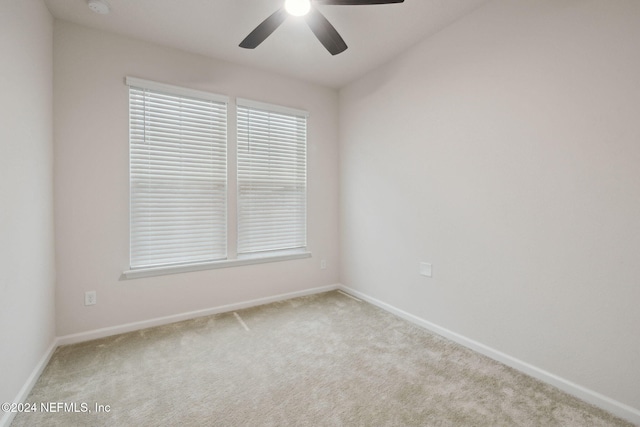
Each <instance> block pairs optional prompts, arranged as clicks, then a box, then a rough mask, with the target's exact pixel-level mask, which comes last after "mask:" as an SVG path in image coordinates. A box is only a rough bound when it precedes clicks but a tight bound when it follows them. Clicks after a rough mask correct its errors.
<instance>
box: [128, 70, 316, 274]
mask: <svg viewBox="0 0 640 427" xmlns="http://www.w3.org/2000/svg"><path fill="white" fill-rule="evenodd" d="M126 83H127V85H128V86H129V165H130V168H129V180H130V218H129V220H130V270H128V271H125V272H124V278H136V277H145V276H155V275H160V274H170V273H178V272H184V271H193V270H204V269H210V268H220V267H230V266H235V265H244V264H254V263H258V262H272V261H281V260H289V259H296V258H306V257H309V256H311V254H310V253H309V252H307V251H306V245H307V237H306V235H307V207H306V206H307V113H306V112H304V111H299V110H294V109H289V108H285V107H278V106H274V105H269V104H262V103H259V102H254V101H248V100H243V99H238V100H237V106H238V108H237V135H235V137H234V138H232V139H231V141H230V144H231V148H230V151H229V149H228V147H227V113H228V111H227V104H228V98H226V97H223V96H219V95H214V94H210V93H207V92H201V91H196V90H191V89H185V88H180V87H176V86H171V85H166V84H162V83H156V82H152V81H148V80H142V79H137V78H133V77H127V78H126ZM228 162H231V164H232V165H233V164H236V165H237V180H236V181H235V182H236V183H237V187H236V188H232V189H231V191H228V181H227V174H228V170H227V163H228ZM228 197H230V198H231V200H232V202H236V203H231V206H237V212H235V213H233V214H232V215H234V216H235V217H232V218H231V221H230V222H228V221H227V216H228V210H229V204H228V203H227V198H228ZM232 209H233V208H232ZM236 215H237V216H236ZM234 225H235V226H237V229H236V230H232V231H231V232H230V230H229V227H230V226H231V227H233V226H234ZM230 235H231V239H233V238H234V237H237V242H236V244H229V236H230ZM228 252H229V253H228Z"/></svg>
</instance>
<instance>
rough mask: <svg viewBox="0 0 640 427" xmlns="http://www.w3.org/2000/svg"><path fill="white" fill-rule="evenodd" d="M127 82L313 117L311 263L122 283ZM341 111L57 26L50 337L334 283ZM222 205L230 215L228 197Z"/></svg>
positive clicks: (230, 69)
mask: <svg viewBox="0 0 640 427" xmlns="http://www.w3.org/2000/svg"><path fill="white" fill-rule="evenodd" d="M127 75H130V76H134V77H140V78H145V79H150V80H156V81H160V82H163V83H169V84H173V85H178V86H184V87H189V88H194V89H200V90H206V91H210V92H213V93H219V94H222V95H228V96H230V97H232V100H233V98H235V97H242V98H248V99H254V100H258V101H263V102H269V103H274V104H280V105H285V106H290V107H294V108H299V109H305V110H307V111H309V112H310V118H309V122H308V144H309V150H308V162H309V164H308V178H309V185H308V187H309V200H308V211H309V216H308V243H309V250H310V251H311V252H312V254H313V257H312V258H308V259H302V260H294V261H286V262H278V263H270V264H260V265H252V266H243V267H234V268H225V269H219V270H208V271H200V272H192V273H184V274H175V275H168V276H162V277H152V278H143V279H135V280H124V281H121V280H119V277H120V275H121V273H122V272H123V271H124V270H127V269H128V265H129V261H128V242H129V234H128V233H129V225H128V215H129V214H128V197H129V187H128V89H127V86H125V84H124V78H125V76H127ZM233 105H234V104H230V109H232V108H233ZM337 105H338V94H337V92H336V91H335V90H330V89H326V88H323V87H320V86H316V85H311V84H308V83H303V82H300V81H296V80H291V79H288V78H284V77H280V76H278V75H275V74H269V73H266V72H261V71H258V70H255V69H251V68H247V67H241V66H236V65H232V64H229V63H226V62H222V61H216V60H213V59H210V58H205V57H202V56H197V55H194V54H190V53H186V52H182V51H178V50H174V49H169V48H165V47H161V46H158V45H153V44H149V43H145V42H140V41H136V40H133V39H129V38H125V37H121V36H115V35H110V34H108V33H104V32H100V31H96V30H91V29H88V28H85V27H81V26H77V25H75V24H71V23H66V22H62V21H56V23H55V26H54V112H55V113H54V124H55V126H54V128H55V133H54V139H55V161H56V171H55V191H56V199H55V213H56V256H57V265H56V266H57V272H58V284H57V292H56V294H57V295H56V304H57V333H58V335H59V336H63V335H67V334H73V333H79V332H84V331H90V330H94V329H97V328H104V327H111V326H117V325H122V324H126V323H129V322H137V321H143V320H148V319H153V318H157V317H163V316H169V315H174V314H180V313H185V312H190V311H194V310H200V309H207V308H211V307H218V306H221V305H226V304H232V303H237V302H242V301H247V300H252V299H256V298H262V297H268V296H273V295H277V294H281V293H288V292H294V291H301V290H305V289H310V288H313V287H318V286H324V285H331V284H334V283H337V281H338V237H337V233H338V207H337V200H338V196H337V193H338V174H337V171H338V160H337V153H338V147H337V133H338V124H337ZM233 117H235V116H234V115H230V120H229V125H230V128H229V142H230V147H232V145H231V144H233V138H234V130H235V122H234V120H233ZM230 166H231V165H230ZM230 174H231V175H232V176H233V173H232V172H231V171H230ZM230 193H232V192H230ZM230 203H232V204H233V203H235V196H234V194H230ZM320 259H326V260H327V265H328V267H327V269H326V270H320ZM89 290H96V291H97V301H98V303H97V305H95V306H89V307H85V306H84V299H83V298H84V292H85V291H89Z"/></svg>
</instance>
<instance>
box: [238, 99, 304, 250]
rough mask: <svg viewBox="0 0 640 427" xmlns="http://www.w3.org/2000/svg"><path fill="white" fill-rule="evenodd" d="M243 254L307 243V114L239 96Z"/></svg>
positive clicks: (240, 243) (241, 248)
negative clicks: (243, 98)
mask: <svg viewBox="0 0 640 427" xmlns="http://www.w3.org/2000/svg"><path fill="white" fill-rule="evenodd" d="M237 104H238V106H237V112H238V129H237V130H238V254H255V253H259V252H266V251H279V250H287V249H298V248H300V249H302V248H305V247H306V245H307V113H306V112H304V111H298V110H292V109H287V108H284V107H277V106H271V105H267V104H261V103H257V102H253V101H248V100H242V99H238V101H237Z"/></svg>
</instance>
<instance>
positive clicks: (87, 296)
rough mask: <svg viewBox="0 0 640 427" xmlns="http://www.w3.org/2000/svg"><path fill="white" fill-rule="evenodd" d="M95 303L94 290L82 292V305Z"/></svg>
mask: <svg viewBox="0 0 640 427" xmlns="http://www.w3.org/2000/svg"><path fill="white" fill-rule="evenodd" d="M95 303H96V291H89V292H85V293H84V305H95Z"/></svg>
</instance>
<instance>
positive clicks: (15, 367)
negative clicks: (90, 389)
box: [0, 0, 55, 418]
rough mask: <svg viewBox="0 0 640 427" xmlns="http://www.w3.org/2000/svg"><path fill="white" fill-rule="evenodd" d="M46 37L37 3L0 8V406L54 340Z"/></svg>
mask: <svg viewBox="0 0 640 427" xmlns="http://www.w3.org/2000/svg"><path fill="white" fill-rule="evenodd" d="M52 38H53V19H52V17H51V15H50V14H49V11H48V10H47V8H46V7H45V6H44V4H43V3H42V2H40V1H24V0H3V1H2V2H0V58H2V65H1V66H0V93H1V94H2V95H1V96H0V120H1V124H0V272H1V274H0V402H11V401H13V399H14V398H15V397H16V396H17V394H18V392H19V391H20V389H21V388H22V386H23V385H24V383H25V382H26V380H27V378H28V377H29V375H30V374H31V373H32V371H33V369H34V368H35V367H36V365H37V364H38V361H39V360H40V359H41V358H42V356H44V354H45V351H46V350H47V348H48V347H49V346H50V345H51V343H52V342H53V338H54V330H55V327H54V285H55V275H54V254H53V248H54V246H53V184H52V178H53V144H52V81H53V69H52V45H53V43H52ZM2 415H4V414H3V413H0V418H2Z"/></svg>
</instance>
